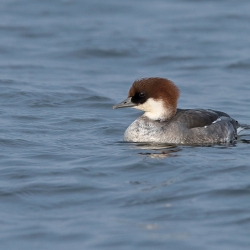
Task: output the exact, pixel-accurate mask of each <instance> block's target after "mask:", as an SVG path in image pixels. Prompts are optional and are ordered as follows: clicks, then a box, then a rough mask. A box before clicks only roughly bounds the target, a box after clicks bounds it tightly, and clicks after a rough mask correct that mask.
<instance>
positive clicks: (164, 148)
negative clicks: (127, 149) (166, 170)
mask: <svg viewBox="0 0 250 250" xmlns="http://www.w3.org/2000/svg"><path fill="white" fill-rule="evenodd" d="M133 146H134V147H136V148H139V149H143V150H150V151H152V152H145V153H144V152H141V153H139V154H140V155H144V156H149V157H150V158H166V157H175V156H176V154H175V153H177V152H179V151H181V148H180V147H178V146H176V145H169V144H164V143H136V144H133Z"/></svg>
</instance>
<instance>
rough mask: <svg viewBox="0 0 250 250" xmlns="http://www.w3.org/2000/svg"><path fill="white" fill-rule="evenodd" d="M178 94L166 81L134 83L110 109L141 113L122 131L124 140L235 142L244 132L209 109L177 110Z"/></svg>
mask: <svg viewBox="0 0 250 250" xmlns="http://www.w3.org/2000/svg"><path fill="white" fill-rule="evenodd" d="M179 97H180V91H179V89H178V87H177V86H176V85H175V84H174V83H173V82H172V81H170V80H168V79H166V78H161V77H149V78H142V79H139V80H135V81H134V82H133V84H132V86H131V88H130V90H129V92H128V97H127V98H126V99H125V100H124V101H122V102H120V103H118V104H116V105H114V106H113V109H118V108H127V107H131V108H135V109H138V110H142V111H144V113H143V115H142V116H140V117H139V118H137V119H136V120H135V121H134V122H132V124H131V125H129V127H128V128H127V129H126V130H125V133H124V141H127V142H145V143H166V144H182V145H207V144H225V143H235V142H236V141H237V135H238V133H239V131H241V130H242V129H244V128H243V127H242V126H241V125H240V124H239V123H238V121H237V120H235V119H233V118H231V117H230V116H229V115H228V114H227V113H224V112H222V111H217V110H212V109H180V108H177V104H178V99H179Z"/></svg>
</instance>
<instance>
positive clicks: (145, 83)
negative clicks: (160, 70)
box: [128, 77, 179, 120]
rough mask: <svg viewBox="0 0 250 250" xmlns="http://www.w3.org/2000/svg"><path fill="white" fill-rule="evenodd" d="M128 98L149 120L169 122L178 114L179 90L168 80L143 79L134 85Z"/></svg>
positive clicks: (156, 78)
mask: <svg viewBox="0 0 250 250" xmlns="http://www.w3.org/2000/svg"><path fill="white" fill-rule="evenodd" d="M128 97H130V98H131V102H132V103H134V104H135V106H134V108H137V109H141V110H143V111H145V112H146V113H145V115H146V116H148V117H149V118H151V119H154V120H167V119H170V118H171V117H172V116H174V115H175V113H176V109H177V102H178V98H179V89H178V88H177V87H176V86H175V85H174V83H172V82H171V81H170V80H168V79H164V78H158V77H151V78H143V79H140V80H136V81H135V82H134V83H133V85H132V87H131V88H130V90H129V93H128Z"/></svg>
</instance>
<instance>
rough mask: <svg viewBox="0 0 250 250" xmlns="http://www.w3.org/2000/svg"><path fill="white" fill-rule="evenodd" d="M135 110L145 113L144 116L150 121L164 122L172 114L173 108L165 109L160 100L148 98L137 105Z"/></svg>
mask: <svg viewBox="0 0 250 250" xmlns="http://www.w3.org/2000/svg"><path fill="white" fill-rule="evenodd" d="M134 108H135V109H139V110H143V111H145V114H144V115H145V116H147V117H148V118H150V119H152V120H164V119H167V118H169V117H170V116H171V115H172V113H173V108H172V107H171V106H170V107H169V108H166V107H165V106H164V104H163V101H161V100H155V99H153V98H149V99H148V100H147V101H146V102H144V103H143V104H140V105H137V106H135V107H134Z"/></svg>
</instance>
